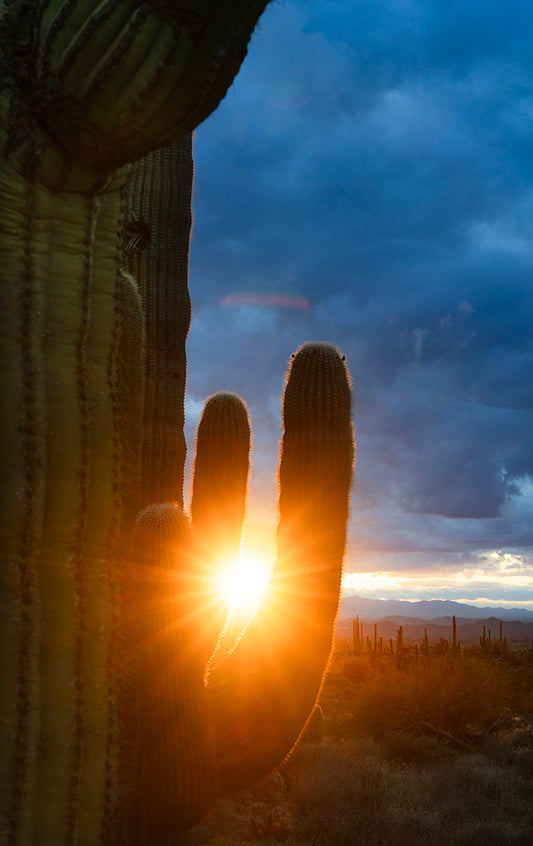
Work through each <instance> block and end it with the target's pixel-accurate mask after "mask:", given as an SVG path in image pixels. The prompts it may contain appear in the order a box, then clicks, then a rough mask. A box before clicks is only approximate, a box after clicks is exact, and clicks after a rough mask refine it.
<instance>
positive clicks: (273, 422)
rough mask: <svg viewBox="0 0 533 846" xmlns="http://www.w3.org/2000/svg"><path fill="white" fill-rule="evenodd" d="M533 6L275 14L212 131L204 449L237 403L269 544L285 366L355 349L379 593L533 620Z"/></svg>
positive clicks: (332, 5) (194, 399) (358, 519)
mask: <svg viewBox="0 0 533 846" xmlns="http://www.w3.org/2000/svg"><path fill="white" fill-rule="evenodd" d="M530 2H531V0H507V2H505V3H502V2H501V0H498V2H496V0H483V2H481V0H469V2H467V0H460V2H459V0H457V1H456V0H380V1H379V2H377V0H373V2H370V0H361V1H360V2H357V0H351V1H350V2H349V0H328V2H323V0H285V2H281V3H280V2H275V3H273V4H271V5H270V6H269V7H267V10H266V12H265V13H264V15H263V17H262V19H261V21H260V23H259V26H258V28H257V30H256V32H255V33H254V35H253V38H252V41H251V43H250V46H249V54H248V56H247V58H246V60H245V62H244V64H243V66H242V68H241V71H240V73H239V75H238V77H237V79H236V81H235V83H234V84H233V86H232V88H231V89H230V91H229V92H228V94H227V96H226V98H225V99H224V101H223V102H222V103H221V105H220V106H219V108H218V110H217V111H216V112H215V113H214V114H213V115H212V116H211V117H210V118H208V120H207V121H205V123H204V124H202V125H201V126H200V127H199V128H198V129H197V131H196V133H195V142H194V150H195V154H194V155H195V187H194V201H193V209H194V225H193V236H192V245H191V262H190V279H189V283H190V291H191V298H192V305H193V323H192V329H191V332H190V335H189V341H188V391H187V400H186V415H187V439H188V444H189V452H190V453H192V452H193V451H194V429H195V426H196V424H197V422H198V418H199V414H200V412H201V408H202V405H203V402H204V400H205V398H206V397H207V396H209V395H210V394H211V393H213V392H214V391H217V390H229V391H235V392H237V393H239V394H240V395H241V396H242V397H243V399H244V400H245V401H246V402H247V404H248V407H249V410H250V416H251V421H252V426H253V432H254V448H253V459H252V460H253V471H252V477H251V491H250V497H249V507H248V514H249V516H248V523H247V529H246V532H247V537H248V538H249V539H251V541H250V542H252V545H253V538H254V537H255V538H260V537H269V538H270V536H271V535H272V533H273V531H274V529H275V523H276V468H277V460H278V442H279V437H280V397H281V392H282V389H283V383H284V374H285V371H286V367H287V362H288V360H289V358H290V355H291V353H292V352H294V350H296V349H297V348H298V347H299V346H300V345H301V344H302V343H304V342H305V341H312V340H324V341H329V342H331V343H334V344H336V345H337V346H338V347H339V349H340V350H341V352H342V353H343V354H344V355H346V358H347V362H348V365H349V368H350V372H351V375H352V381H353V389H354V402H353V411H354V422H355V426H356V437H357V463H356V472H355V480H354V486H353V493H352V500H351V513H350V522H349V534H348V542H347V551H346V559H345V577H344V587H345V589H350V590H352V591H353V592H355V593H360V594H361V595H365V596H375V597H376V598H378V597H380V598H385V597H387V598H388V597H394V598H402V599H428V598H447V599H459V600H465V601H468V602H471V603H477V604H491V605H494V604H497V605H510V606H519V605H522V606H524V607H530V608H532V609H533V435H532V433H533V332H532V326H533V63H532V60H531V37H532V33H533V13H532V11H531V5H530ZM256 543H257V541H256ZM259 543H260V545H261V544H263V541H260V542H259Z"/></svg>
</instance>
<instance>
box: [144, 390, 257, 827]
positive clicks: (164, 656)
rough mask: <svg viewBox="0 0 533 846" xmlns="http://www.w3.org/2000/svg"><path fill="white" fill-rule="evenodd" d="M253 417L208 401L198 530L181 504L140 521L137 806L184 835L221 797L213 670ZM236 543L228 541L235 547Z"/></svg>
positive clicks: (197, 474)
mask: <svg viewBox="0 0 533 846" xmlns="http://www.w3.org/2000/svg"><path fill="white" fill-rule="evenodd" d="M249 449H250V427H249V420H248V411H247V409H246V406H245V405H244V403H243V402H242V400H241V399H240V398H239V397H237V396H235V394H227V393H220V394H215V395H213V396H212V397H210V398H209V399H208V400H207V402H206V404H205V408H204V411H203V414H202V417H201V420H200V424H199V426H198V434H197V441H196V456H195V466H194V480H193V494H192V504H191V511H192V526H191V525H190V522H189V518H188V517H187V516H186V515H185V514H184V512H183V510H182V509H180V508H179V507H178V506H176V504H173V503H167V504H162V505H151V506H149V507H148V508H146V509H144V510H143V511H142V512H141V514H140V515H139V517H138V519H137V524H136V528H135V535H134V542H133V550H132V555H133V559H134V562H135V564H134V566H133V568H132V570H131V586H130V590H129V607H130V615H129V616H130V618H131V619H132V621H133V622H132V634H131V636H130V640H131V643H132V660H133V665H134V668H135V672H136V673H137V679H136V684H135V687H136V689H137V690H138V691H139V694H138V710H139V737H138V740H137V743H138V750H137V753H136V755H135V763H134V766H135V770H136V773H137V784H136V790H135V796H134V801H133V806H135V805H136V804H137V805H139V806H141V807H142V809H143V814H140V815H139V821H140V823H141V824H142V823H143V816H144V817H146V818H148V819H149V820H151V824H152V825H153V824H156V825H161V826H162V827H164V828H167V829H169V828H183V827H186V826H187V825H190V824H191V823H192V822H195V821H197V820H198V819H199V818H200V817H201V816H202V815H203V814H204V813H205V810H206V808H208V807H209V805H210V803H211V801H212V799H213V798H214V795H215V780H216V773H215V767H214V748H213V743H212V735H211V730H210V724H209V714H208V702H207V697H206V689H205V685H204V675H205V668H206V663H207V661H208V659H209V657H210V654H211V652H212V651H213V648H214V645H215V643H216V639H217V637H218V636H219V634H220V630H221V628H222V626H223V623H224V619H225V616H226V614H227V606H226V604H225V603H224V601H222V599H221V596H220V593H219V591H218V590H217V585H216V573H215V569H216V568H217V567H218V566H220V564H221V561H220V556H221V555H222V560H223V558H224V554H223V553H224V552H225V553H228V552H229V551H231V552H232V553H233V554H238V545H239V542H240V534H241V529H242V521H243V518H244V507H245V499H246V487H247V480H248V466H249ZM228 538H229V539H228Z"/></svg>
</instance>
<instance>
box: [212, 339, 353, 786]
mask: <svg viewBox="0 0 533 846" xmlns="http://www.w3.org/2000/svg"><path fill="white" fill-rule="evenodd" d="M353 454H354V453H353V430H352V422H351V412H350V384H349V377H348V373H347V369H346V366H345V364H344V362H343V360H342V359H341V357H340V356H339V354H338V352H337V351H336V350H335V348H333V347H331V346H330V345H321V344H320V345H319V344H313V345H309V344H308V345H304V347H302V348H301V349H300V351H299V352H298V353H297V354H296V356H295V358H294V361H293V363H292V367H291V371H290V374H289V378H288V380H287V384H286V388H285V395H284V436H283V443H282V454H281V463H280V471H279V485H280V496H279V525H278V559H277V563H276V567H275V569H274V573H273V576H272V579H271V582H270V586H269V588H268V590H267V593H266V596H265V598H264V600H263V602H262V605H261V608H260V610H259V612H258V614H257V615H256V618H255V620H254V621H253V623H252V624H251V625H250V626H249V628H248V630H247V631H246V633H245V635H244V637H243V638H242V640H241V641H240V642H239V644H238V646H237V648H236V649H235V650H234V651H233V653H232V654H231V655H230V656H229V657H228V658H227V659H226V660H225V661H223V662H222V663H221V664H219V665H218V666H217V667H216V668H215V669H214V670H213V672H212V674H211V676H210V677H209V680H208V691H209V695H210V702H211V708H212V718H213V724H214V732H215V743H216V747H217V757H218V767H219V781H220V790H221V791H222V792H230V791H233V790H236V789H239V788H241V787H242V786H244V785H245V784H249V783H251V782H253V781H254V780H257V779H259V778H260V777H261V776H263V775H265V774H266V773H268V772H270V771H271V770H272V769H274V768H275V767H276V766H277V764H278V763H279V762H280V761H281V760H283V758H284V757H285V756H286V755H287V754H288V752H289V751H290V749H291V748H292V746H293V745H294V743H295V741H296V739H297V737H298V735H299V734H300V731H301V729H302V727H303V726H304V724H305V722H306V720H307V718H308V717H309V714H310V713H311V712H312V710H313V706H314V703H315V701H316V697H317V695H318V691H319V688H320V685H321V681H322V676H323V672H324V667H325V666H326V664H327V661H328V657H329V654H330V651H331V643H332V630H333V624H334V620H335V616H336V613H337V604H338V596H339V589H340V579H341V571H342V559H343V554H344V546H345V538H346V518H347V513H348V501H349V491H350V484H351V477H352V466H353Z"/></svg>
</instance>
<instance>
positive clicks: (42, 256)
mask: <svg viewBox="0 0 533 846" xmlns="http://www.w3.org/2000/svg"><path fill="white" fill-rule="evenodd" d="M265 5H266V2H264V0H262V2H253V0H232V2H231V1H230V0H222V2H220V0H219V2H216V3H215V2H214V0H204V2H198V3H195V4H194V7H193V8H191V7H185V6H183V5H182V4H181V3H175V4H174V3H168V2H164V0H151V2H141V0H120V2H119V0H103V2H101V3H98V4H95V3H94V0H49V2H38V0H12V2H9V3H7V2H6V3H5V4H3V6H2V15H1V18H0V45H1V52H0V79H1V82H0V85H1V93H0V138H1V150H2V153H1V155H2V169H1V172H0V203H1V206H0V268H1V270H0V272H1V274H2V283H1V286H0V297H1V302H0V309H1V314H2V318H3V321H4V326H3V331H2V333H1V336H0V355H1V363H2V366H1V368H0V372H1V379H0V394H1V395H0V405H1V409H2V413H1V416H0V450H1V461H2V482H1V485H0V537H1V544H2V548H1V567H0V619H1V620H2V626H1V634H0V677H1V678H2V687H1V690H0V725H1V732H0V820H1V821H0V831H1V839H2V842H5V843H6V844H10V846H11V845H16V846H30V844H31V846H37V844H38V846H61V844H74V843H76V844H80V846H94V844H102V846H123V845H124V844H131V843H136V844H139V846H143V844H144V845H145V846H148V844H158V846H159V844H166V843H170V841H171V838H172V831H173V830H174V829H176V828H180V827H185V826H187V825H190V824H191V823H192V822H194V821H195V820H196V819H198V818H200V817H201V815H202V814H204V813H205V812H206V810H207V809H208V807H209V804H210V802H211V801H212V799H213V797H214V796H215V795H217V794H219V793H221V792H224V791H229V790H233V789H235V788H237V787H239V786H240V785H242V784H246V783H251V782H252V781H253V780H254V779H256V778H259V777H260V776H261V775H262V774H263V773H265V772H268V771H269V770H270V769H272V768H273V767H275V766H276V765H277V763H279V762H280V761H281V760H282V758H283V757H284V756H285V755H286V754H287V752H288V751H289V750H290V748H291V746H292V744H293V743H294V741H295V740H296V739H297V736H298V734H299V732H300V730H301V728H302V727H303V725H304V724H305V721H306V719H307V716H308V714H309V713H310V712H311V711H312V708H313V705H314V701H315V698H316V694H317V691H318V688H319V686H320V682H321V678H322V673H323V669H324V666H325V664H326V662H327V658H328V654H329V650H330V646H331V631H332V625H333V620H334V616H335V613H336V605H337V597H338V589H339V581H340V568H341V561H342V552H343V548H344V538H345V522H346V511H347V504H348V492H349V485H350V478H351V465H352V432H351V422H350V411H349V383H348V376H347V371H346V368H345V365H344V363H343V362H342V360H341V358H340V357H339V355H338V353H337V352H336V351H335V350H334V349H333V348H331V347H329V346H327V345H326V346H321V345H315V346H311V347H304V348H303V350H302V351H300V352H299V353H298V354H297V355H296V357H295V359H294V361H293V363H292V366H291V376H290V378H289V381H288V383H287V387H286V393H285V417H286V420H285V434H284V443H283V451H282V458H281V464H280V518H279V520H280V521H279V530H278V559H277V563H276V566H275V569H274V575H273V578H272V581H271V585H270V588H269V590H268V592H267V596H266V597H265V602H264V604H263V606H262V608H261V610H260V611H259V613H258V614H257V616H256V618H255V620H254V622H253V623H252V624H251V625H250V626H249V628H248V630H247V632H246V635H245V636H244V637H243V638H242V640H241V641H240V642H239V644H238V645H237V647H236V648H235V649H234V650H233V652H232V653H231V655H229V656H227V657H226V658H225V659H224V660H221V661H220V662H219V663H218V664H217V665H216V666H215V667H214V668H211V667H210V666H209V654H210V651H211V650H212V649H213V647H214V645H215V643H216V638H217V633H218V629H219V626H220V625H221V624H223V620H224V613H225V609H224V607H223V606H222V607H221V606H219V605H216V602H215V595H214V593H215V592H214V591H213V589H212V587H211V577H212V571H213V569H214V568H216V566H217V555H216V552H215V551H214V548H215V547H216V546H217V544H228V546H229V547H231V546H232V545H233V547H235V545H236V544H237V543H238V535H239V526H240V523H241V522H242V515H243V513H244V499H245V487H246V485H245V481H246V476H247V472H248V471H247V451H246V450H247V448H246V447H245V444H244V441H245V440H246V438H245V429H246V427H247V415H246V414H245V413H243V407H242V404H241V403H240V401H238V400H237V399H236V398H235V397H232V398H230V399H229V400H228V399H223V400H222V406H223V407H222V409H221V408H220V402H219V401H214V402H213V403H211V405H210V404H209V403H208V406H207V407H206V415H207V417H206V425H205V426H204V427H201V431H199V434H198V443H197V462H196V473H195V487H194V492H193V498H192V503H191V518H189V517H188V516H187V515H185V513H184V511H183V498H184V497H183V463H184V458H185V444H184V438H183V416H184V415H183V397H184V390H185V339H186V334H187V330H188V326H189V319H190V305H189V296H188V291H187V251H188V241H189V230H190V204H191V188H192V154H191V140H190V132H191V130H192V129H193V128H194V127H195V126H196V125H197V123H198V122H199V121H201V120H203V119H204V118H205V117H206V116H207V115H208V114H209V112H210V111H212V110H213V109H214V108H216V105H217V103H218V102H219V100H220V99H221V97H223V96H224V94H225V91H226V89H227V87H228V86H229V84H230V83H231V81H232V79H233V76H234V75H235V73H236V72H237V70H238V67H239V65H240V63H241V61H242V59H243V56H244V53H245V48H246V43H247V41H248V39H249V36H250V33H251V31H252V30H253V27H254V25H255V23H256V21H257V19H258V17H259V16H260V14H261V12H262V11H263V9H264V7H265ZM223 396H224V395H223ZM210 409H211V410H210ZM219 412H221V413H219ZM226 412H227V413H226ZM232 415H233V419H234V421H235V423H236V424H237V423H238V424H239V425H238V426H237V428H236V429H235V431H234V433H233V434H234V435H235V438H236V441H235V443H236V444H240V446H239V449H237V448H236V450H235V454H234V455H233V458H235V464H234V465H233V468H235V467H237V466H238V467H239V468H240V469H239V470H238V471H235V472H236V473H237V476H238V478H240V480H241V482H240V483H239V484H240V487H239V484H237V478H236V477H235V476H231V474H232V473H233V470H231V466H230V465H229V464H228V463H227V461H229V460H230V459H231V458H232V454H231V450H230V449H229V447H228V443H229V441H228V437H230V435H231V431H233V430H231V427H229V429H228V427H227V426H226V423H227V420H228V419H230V418H231V417H232ZM239 421H240V423H239ZM244 421H246V425H243V422H244ZM204 428H205V435H206V437H205V439H204V436H203V434H202V433H203V430H204ZM230 430H231V431H230ZM210 432H211V433H210ZM213 433H214V434H213ZM232 437H233V436H232ZM230 441H231V437H230ZM239 450H240V451H239ZM237 453H239V456H240V458H238V459H237ZM245 453H246V457H244V458H243V456H244V454H245ZM202 456H203V457H202ZM228 468H229V470H228ZM228 472H230V476H231V478H230V481H229V483H228V484H226V486H225V482H224V478H225V477H224V474H227V473H228ZM226 481H227V477H226ZM223 524H226V525H227V527H228V529H231V531H230V532H229V536H228V535H227V536H225V537H222V532H221V526H222V525H223ZM273 668H275V670H276V672H273Z"/></svg>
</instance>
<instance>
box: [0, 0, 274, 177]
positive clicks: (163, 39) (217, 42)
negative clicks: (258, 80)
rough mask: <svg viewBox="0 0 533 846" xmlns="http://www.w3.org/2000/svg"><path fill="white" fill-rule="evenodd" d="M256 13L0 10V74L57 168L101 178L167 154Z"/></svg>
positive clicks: (242, 6)
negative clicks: (53, 146)
mask: <svg viewBox="0 0 533 846" xmlns="http://www.w3.org/2000/svg"><path fill="white" fill-rule="evenodd" d="M266 5H267V0H222V2H220V0H200V2H196V3H195V4H194V6H193V7H192V8H191V7H190V5H189V6H187V5H184V4H182V3H180V2H166V0H161V1H160V2H159V1H158V0H151V2H150V0H103V2H99V3H95V2H94V0H49V2H47V3H39V2H37V1H36V0H14V2H11V3H9V4H7V3H6V4H5V7H4V10H3V11H4V19H3V27H2V29H3V33H2V34H1V35H0V38H1V39H2V41H3V42H4V60H3V62H2V63H1V66H0V69H2V70H5V76H7V77H9V76H12V75H13V76H14V81H15V85H16V89H15V90H18V96H19V97H20V99H21V100H22V103H23V104H24V106H25V107H26V109H27V110H28V111H29V115H28V117H32V118H34V119H36V120H37V122H38V123H39V124H40V125H41V126H43V127H44V128H45V130H46V131H47V132H48V133H49V136H50V138H53V139H54V140H55V142H56V143H57V144H58V145H59V147H60V148H61V149H62V151H63V153H64V168H65V167H66V168H67V169H69V168H70V163H71V160H72V161H73V162H75V163H76V167H79V165H80V164H82V165H83V166H84V167H88V168H90V169H92V170H95V171H97V172H99V173H106V172H107V171H108V170H110V169H112V168H116V167H119V166H121V165H122V164H124V163H125V162H131V161H134V160H135V159H138V158H140V157H141V156H143V155H146V154H147V153H149V152H150V151H151V150H154V149H157V148H158V147H161V146H164V145H167V144H170V143H171V142H172V141H173V140H174V139H176V138H179V137H180V136H181V135H184V134H185V133H187V132H190V131H192V130H193V129H194V128H195V127H196V126H197V125H198V124H199V123H200V122H201V121H202V120H204V119H205V118H206V117H207V116H208V115H209V114H210V113H211V112H212V111H213V109H214V108H216V106H217V105H218V103H219V102H220V100H221V99H222V98H223V97H224V95H225V93H226V91H227V89H228V87H229V85H230V84H231V82H232V81H233V78H234V76H235V74H236V73H237V71H238V69H239V67H240V65H241V62H242V60H243V58H244V56H245V54H246V46H247V43H248V40H249V38H250V35H251V32H252V31H253V29H254V27H255V24H256V23H257V20H258V19H259V17H260V15H261V13H262V12H263V10H264V8H265V6H266ZM13 131H15V130H14V129H13ZM47 155H48V152H47ZM50 156H52V157H53V156H54V153H50ZM56 176H58V177H59V176H62V177H63V178H64V177H65V172H64V173H63V174H59V173H57V174H56Z"/></svg>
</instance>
